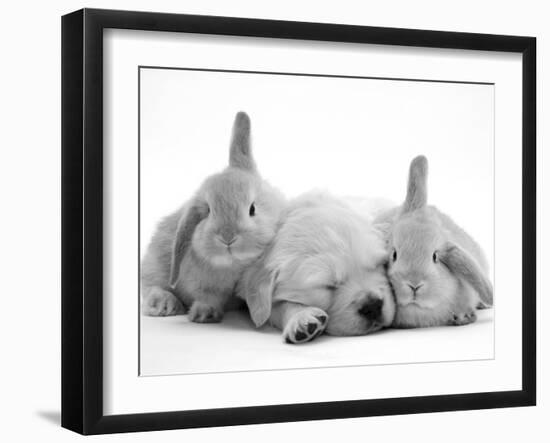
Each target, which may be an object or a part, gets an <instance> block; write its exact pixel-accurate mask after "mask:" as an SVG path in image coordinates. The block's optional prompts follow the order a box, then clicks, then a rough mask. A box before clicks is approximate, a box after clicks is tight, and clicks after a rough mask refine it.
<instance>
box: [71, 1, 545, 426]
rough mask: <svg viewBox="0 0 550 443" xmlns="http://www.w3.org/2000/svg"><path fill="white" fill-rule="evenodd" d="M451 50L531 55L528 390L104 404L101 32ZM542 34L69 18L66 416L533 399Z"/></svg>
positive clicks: (145, 417)
mask: <svg viewBox="0 0 550 443" xmlns="http://www.w3.org/2000/svg"><path fill="white" fill-rule="evenodd" d="M107 28H118V29H132V30H147V31H172V32H186V33H199V34H217V35H227V36H248V37H269V38H278V39H301V40H317V41H327V42H353V43H369V44H378V45H398V46H416V47H429V48H454V49H469V50H479V51H502V52H511V53H520V54H522V64H523V79H522V82H523V86H522V88H523V97H522V118H523V121H522V127H523V129H522V131H523V134H522V143H523V146H522V149H523V152H522V157H523V165H522V167H523V189H522V195H523V203H522V204H523V214H522V220H523V233H522V240H523V257H522V260H523V265H522V266H523V274H522V276H523V281H522V288H523V293H522V308H523V309H522V313H521V316H522V325H523V326H522V328H523V331H522V333H523V336H522V358H523V361H522V389H521V390H517V391H506V392H479V393H469V394H459V395H436V396H422V397H404V398H392V399H373V400H357V401H336V402H324V403H308V404H286V405H266V406H260V407H238V408H230V409H209V410H190V411H177V412H161V413H143V414H132V415H114V416H113V415H108V416H106V415H104V413H103V407H102V405H103V334H102V330H103V329H102V328H103V317H102V315H103V298H102V291H103V271H102V269H103V198H102V195H103V166H102V165H103V146H102V138H103V111H102V109H103V88H102V84H103V38H102V36H103V30H104V29H107ZM535 117H536V39H535V38H533V37H517V36H504V35H485V34H471V33H456V32H441V31H424V30H412V29H391V28H379V27H364V26H349V25H337V24H320V23H301V22H288V21H274V20H257V19H244V18H232V17H211V16H196V15H180V14H163V13H150V12H128V11H110V10H98V9H82V10H79V11H76V12H73V13H71V14H68V15H65V16H63V18H62V426H63V427H65V428H68V429H71V430H73V431H76V432H79V433H82V434H103V433H115V432H132V431H150V430H162V429H179V428H193V427H210V426H228V425H239V424H255V423H273V422H285V421H300V420H320V419H331V418H347V417H363V416H380V415H392V414H412V413H424V412H436V411H457V410H466V409H487V408H502V407H515V406H530V405H535V404H536V219H537V218H536V118H535Z"/></svg>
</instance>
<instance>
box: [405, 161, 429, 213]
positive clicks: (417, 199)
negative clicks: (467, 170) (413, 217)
mask: <svg viewBox="0 0 550 443" xmlns="http://www.w3.org/2000/svg"><path fill="white" fill-rule="evenodd" d="M427 201H428V159H427V158H426V157H424V156H423V155H419V156H418V157H415V158H414V159H413V161H412V162H411V166H410V168H409V182H408V184H407V197H406V198H405V203H404V204H403V212H410V211H414V210H415V209H419V208H422V207H423V206H426V203H427Z"/></svg>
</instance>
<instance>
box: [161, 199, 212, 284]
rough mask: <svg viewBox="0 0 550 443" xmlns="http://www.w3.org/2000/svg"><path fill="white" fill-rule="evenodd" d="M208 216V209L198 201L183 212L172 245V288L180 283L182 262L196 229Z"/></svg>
mask: <svg viewBox="0 0 550 443" xmlns="http://www.w3.org/2000/svg"><path fill="white" fill-rule="evenodd" d="M207 215H208V208H207V207H206V206H205V205H203V204H200V203H199V202H196V201H194V202H192V203H191V204H190V206H189V207H188V208H187V209H186V210H184V211H183V214H182V216H181V218H180V220H179V222H178V227H177V229H176V236H175V237H174V241H173V243H172V259H171V265H170V286H171V287H174V286H175V285H176V283H177V282H178V278H179V270H180V264H181V260H182V259H183V257H184V256H185V254H186V252H187V250H188V249H189V246H190V245H191V240H192V239H193V233H194V232H195V228H196V227H197V225H198V224H199V223H200V222H201V221H202V220H204V219H205V218H206V216H207Z"/></svg>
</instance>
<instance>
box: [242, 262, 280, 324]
mask: <svg viewBox="0 0 550 443" xmlns="http://www.w3.org/2000/svg"><path fill="white" fill-rule="evenodd" d="M264 256H265V255H264ZM276 279H277V272H274V271H270V270H268V269H267V268H266V267H265V263H264V260H263V259H260V260H259V262H257V263H256V264H255V265H254V266H253V267H252V268H250V269H249V270H248V272H247V273H246V276H245V278H244V279H243V283H242V291H244V293H243V294H242V296H243V298H244V299H245V300H246V304H247V306H248V310H249V312H250V317H251V318H252V321H253V322H254V324H255V325H256V327H260V326H262V325H263V324H264V323H265V322H267V320H269V317H270V316H271V303H272V296H273V291H274V289H275V282H276Z"/></svg>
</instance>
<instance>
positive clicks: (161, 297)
mask: <svg viewBox="0 0 550 443" xmlns="http://www.w3.org/2000/svg"><path fill="white" fill-rule="evenodd" d="M141 309H142V312H143V314H144V315H149V316H151V317H166V316H168V315H177V314H183V313H184V312H185V308H184V307H183V304H182V303H181V301H179V300H178V299H177V297H176V296H175V295H174V294H172V293H171V292H169V291H166V290H164V289H162V288H160V287H156V288H152V289H151V290H150V291H149V293H148V294H147V295H146V296H145V297H144V298H143V302H142V305H141Z"/></svg>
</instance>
